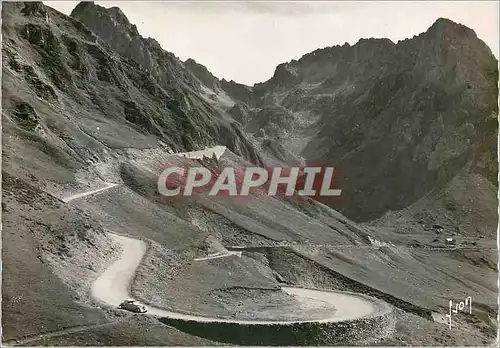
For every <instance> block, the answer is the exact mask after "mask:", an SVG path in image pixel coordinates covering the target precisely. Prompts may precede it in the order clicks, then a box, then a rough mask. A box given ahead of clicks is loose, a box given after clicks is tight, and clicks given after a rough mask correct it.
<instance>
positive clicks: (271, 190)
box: [158, 166, 342, 198]
mask: <svg viewBox="0 0 500 348" xmlns="http://www.w3.org/2000/svg"><path fill="white" fill-rule="evenodd" d="M334 172H335V170H334V168H333V167H285V168H281V167H276V168H262V167H247V168H234V167H225V168H222V170H219V171H218V172H216V171H211V170H209V169H208V168H206V167H190V168H183V167H176V166H173V167H167V168H166V169H165V170H164V171H163V172H162V173H161V175H160V176H159V177H158V192H159V193H160V194H161V195H163V196H166V197H176V196H191V195H193V194H199V193H202V192H203V193H206V194H208V195H209V196H219V195H224V196H231V197H236V196H248V195H249V194H251V193H252V194H260V195H262V194H264V195H268V196H275V195H280V196H281V195H284V196H297V195H298V196H306V197H314V198H317V197H338V196H340V195H341V192H342V190H340V189H336V188H332V186H333V184H334V183H333V177H334Z"/></svg>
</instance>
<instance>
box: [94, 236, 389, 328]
mask: <svg viewBox="0 0 500 348" xmlns="http://www.w3.org/2000/svg"><path fill="white" fill-rule="evenodd" d="M109 236H110V237H111V238H112V239H113V240H114V241H115V242H116V243H119V244H120V245H121V247H122V254H121V256H120V258H119V259H118V260H116V261H115V263H113V264H112V265H111V266H110V267H109V268H108V269H107V270H106V271H105V272H104V273H102V274H101V276H100V277H99V278H98V279H96V281H95V282H94V284H93V285H92V295H93V297H94V298H96V299H97V300H98V301H100V302H102V303H104V304H107V305H109V306H113V307H117V306H118V305H119V304H120V303H121V302H122V301H123V300H124V299H129V298H132V297H131V296H130V291H129V289H130V284H131V282H132V280H133V278H134V275H135V271H136V269H137V267H138V266H139V264H140V262H141V260H142V258H143V257H144V254H145V253H146V243H145V242H143V241H141V240H138V239H133V238H129V237H125V236H121V235H117V234H113V233H109ZM282 291H284V292H285V293H287V294H289V295H292V296H295V297H296V299H297V300H298V301H300V302H301V303H307V302H308V301H311V302H314V301H322V302H326V303H328V304H330V305H332V306H333V307H335V311H332V312H334V313H332V316H331V317H328V318H318V319H317V320H292V321H275V320H273V321H271V320H269V321H266V320H236V319H226V318H217V317H209V316H200V315H191V314H184V313H178V312H173V311H168V310H165V309H161V308H157V307H154V306H151V305H149V306H148V312H147V313H146V315H153V316H156V317H166V318H173V319H181V320H191V321H197V322H226V323H236V324H246V325H252V324H260V325H262V324H264V325H273V324H281V325H287V324H293V323H305V322H316V323H318V322H320V323H321V322H338V321H345V320H352V319H360V318H365V317H370V316H372V315H377V312H379V311H382V312H384V311H385V310H386V309H387V307H386V306H385V305H383V304H381V303H379V301H377V300H375V299H371V298H369V297H367V296H363V295H358V294H352V293H346V292H339V291H331V290H318V289H306V288H296V287H283V288H282Z"/></svg>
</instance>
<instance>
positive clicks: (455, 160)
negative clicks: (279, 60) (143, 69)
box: [188, 18, 498, 220]
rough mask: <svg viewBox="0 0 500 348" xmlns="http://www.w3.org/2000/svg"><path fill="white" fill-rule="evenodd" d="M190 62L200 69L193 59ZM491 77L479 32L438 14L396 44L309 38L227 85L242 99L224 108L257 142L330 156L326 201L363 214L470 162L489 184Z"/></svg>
mask: <svg viewBox="0 0 500 348" xmlns="http://www.w3.org/2000/svg"><path fill="white" fill-rule="evenodd" d="M188 68H190V69H191V71H192V72H193V73H194V74H195V75H197V76H200V72H201V71H202V68H200V67H199V66H198V67H196V68H195V66H193V64H190V65H188ZM204 75H205V76H207V77H206V78H207V79H210V81H211V82H210V83H211V84H218V85H219V86H222V88H224V85H223V84H221V83H220V82H214V79H213V77H211V75H208V74H207V73H204ZM497 81H498V70H497V60H496V59H495V58H494V56H493V55H492V53H491V51H490V49H489V48H488V47H487V46H486V44H485V43H484V42H483V41H481V40H480V39H479V38H478V37H477V36H476V34H475V33H474V31H473V30H471V29H469V28H467V27H465V26H463V25H460V24H457V23H454V22H452V21H450V20H447V19H443V18H441V19H438V20H437V21H436V22H435V23H434V24H433V25H432V26H431V27H430V28H429V29H428V30H427V31H426V32H425V33H422V34H420V35H418V36H415V37H413V38H411V39H406V40H403V41H401V42H398V43H397V44H395V43H393V42H392V41H390V40H388V39H361V40H360V41H359V42H358V43H357V44H355V45H353V46H350V45H348V44H345V45H343V46H334V47H327V48H324V49H319V50H316V51H314V52H311V53H309V54H306V55H304V56H303V57H302V58H300V59H299V60H292V61H291V62H289V63H284V64H281V65H279V66H278V67H277V68H276V71H275V73H274V76H273V77H272V78H271V79H270V80H268V81H266V82H264V83H260V84H256V85H255V86H253V87H247V88H246V89H245V91H247V92H246V93H245V94H242V95H236V94H235V93H234V92H233V93H232V92H231V89H229V88H228V89H227V90H226V92H227V93H228V94H229V95H231V96H232V97H234V98H235V99H236V100H238V101H239V102H240V103H239V104H237V105H235V106H234V107H233V108H232V109H231V110H230V111H229V113H230V114H231V115H233V117H234V118H235V119H236V120H237V121H238V122H240V123H242V124H243V125H245V129H246V131H248V132H250V133H252V134H254V135H255V137H256V138H257V140H258V141H259V142H263V141H269V140H270V139H273V140H276V139H277V140H278V141H279V142H280V143H281V144H283V145H284V146H285V148H287V149H290V150H291V151H292V153H293V154H294V155H295V156H296V157H298V158H300V157H302V158H305V159H306V160H308V161H310V162H316V163H317V162H322V163H324V164H325V165H326V164H328V165H331V166H335V167H336V168H337V173H338V185H339V186H340V187H342V189H343V190H344V191H343V192H344V195H343V197H342V200H341V201H340V206H335V208H339V209H340V210H341V211H342V212H344V213H345V214H347V216H349V217H351V218H353V219H355V220H370V219H373V218H376V217H379V216H380V215H382V214H383V213H385V212H387V211H389V210H399V209H402V208H404V207H406V206H408V205H409V204H411V203H413V202H415V201H416V200H417V199H419V198H421V197H423V196H424V195H425V194H427V193H429V192H431V191H432V190H434V189H436V188H438V187H442V186H443V185H445V184H446V183H447V182H449V181H450V180H451V179H452V178H453V177H454V176H455V175H457V174H458V173H459V172H460V170H461V169H462V168H464V167H466V166H468V165H471V167H470V170H471V172H473V173H480V174H481V175H482V176H484V177H485V178H487V179H488V180H490V181H491V182H492V183H494V184H495V185H496V182H497V173H498V169H497V160H496V152H497V150H496V138H497V129H498V126H497V115H498V107H497V95H498V88H497ZM239 88H240V89H243V88H244V86H239ZM387 178H391V179H390V180H387Z"/></svg>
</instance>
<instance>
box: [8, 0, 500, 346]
mask: <svg viewBox="0 0 500 348" xmlns="http://www.w3.org/2000/svg"><path fill="white" fill-rule="evenodd" d="M2 6H3V12H2V25H3V27H2V33H3V47H2V58H3V59H2V64H3V65H2V72H3V76H2V106H3V113H2V141H3V144H2V145H3V153H2V224H3V231H2V243H3V245H2V246H3V248H2V249H3V251H2V258H3V265H2V277H3V278H2V286H3V288H2V315H3V339H4V340H7V341H8V342H9V343H10V344H15V342H16V340H19V341H20V343H19V344H23V343H25V344H33V345H37V344H43V345H58V344H59V345H79V344H95V345H127V344H132V343H134V344H137V345H162V344H167V345H177V346H179V345H213V344H222V343H233V344H234V343H235V342H237V341H235V340H234V339H235V338H234V337H232V336H233V335H234V333H233V334H231V333H228V334H227V337H218V338H217V340H218V342H214V341H212V338H211V337H208V336H203V334H202V333H200V332H196V330H194V331H193V328H191V329H190V328H184V329H185V330H184V329H183V328H180V329H181V330H177V329H175V328H174V327H172V326H168V325H164V324H161V323H160V322H158V321H157V320H155V319H152V318H147V317H142V316H136V315H134V314H128V313H124V312H122V311H119V310H116V309H114V308H110V307H106V306H103V305H102V303H99V302H98V301H97V300H96V299H95V298H93V297H92V296H91V286H92V282H93V281H94V280H95V279H96V278H97V277H98V276H99V274H101V273H102V271H103V270H105V269H106V268H107V267H109V265H110V264H112V263H113V262H114V260H116V258H117V256H118V255H119V253H120V252H121V250H120V247H119V246H118V245H116V244H114V243H113V241H112V239H110V238H109V236H108V234H107V233H108V232H110V231H111V232H113V233H118V234H122V235H126V236H130V237H133V238H138V239H142V240H144V241H146V242H147V244H148V251H147V254H146V256H145V258H144V260H143V262H142V263H141V265H140V266H139V268H138V270H137V274H136V277H135V280H134V282H133V284H131V290H132V294H133V296H134V297H136V298H138V299H141V300H143V301H144V302H146V303H152V304H155V305H158V306H160V307H162V308H167V309H171V310H178V311H180V312H190V313H197V314H200V315H209V314H211V315H218V316H221V317H229V318H230V317H234V316H237V317H241V318H245V317H248V316H251V315H254V314H255V313H258V312H260V310H259V309H260V308H265V307H266V306H267V307H269V306H270V307H272V308H281V307H280V306H282V305H283V304H289V303H293V302H294V300H293V299H290V298H288V297H286V296H284V295H283V293H282V292H281V291H280V290H279V289H280V285H283V284H287V285H298V286H305V287H317V288H326V289H334V290H341V291H350V292H358V293H362V294H367V295H370V296H373V297H376V298H379V299H381V300H383V301H385V302H387V303H389V304H390V305H391V306H392V307H393V308H394V313H395V319H394V320H395V324H396V325H395V330H394V332H393V333H391V334H390V335H386V337H384V338H382V339H380V341H378V342H375V343H374V342H372V344H381V345H404V344H410V345H454V344H462V345H465V344H468V345H481V344H482V345H486V344H490V343H491V342H492V341H493V340H494V338H495V334H496V328H497V322H496V318H497V302H496V299H497V297H496V292H497V284H496V264H497V253H496V252H497V250H496V239H495V233H494V231H495V228H496V227H495V226H496V224H497V214H496V207H497V196H496V190H497V187H496V186H495V185H496V183H495V178H496V171H497V167H496V152H495V151H494V150H495V146H496V145H495V144H496V132H497V123H496V119H495V118H494V117H493V113H495V112H496V106H495V104H494V103H493V101H494V99H495V98H496V94H495V93H497V88H496V84H495V83H494V82H493V80H494V79H495V76H497V70H496V65H495V64H496V61H495V60H494V58H492V56H491V53H490V52H489V50H488V49H487V48H486V46H485V45H484V44H483V43H482V42H481V41H480V40H479V39H477V38H476V37H475V34H473V32H472V31H471V30H470V29H467V28H464V27H462V26H460V25H457V24H455V23H452V22H450V21H447V20H443V19H441V20H438V21H437V22H436V24H435V25H434V26H433V27H432V28H430V29H429V31H427V32H426V33H424V34H421V35H419V36H417V37H415V38H413V39H409V40H405V41H403V42H401V43H398V44H397V45H396V44H393V43H391V42H389V41H388V40H372V39H370V40H361V41H360V42H359V43H358V44H357V45H355V46H352V47H351V46H342V47H332V48H327V49H323V50H318V51H316V52H313V53H311V54H308V55H306V56H304V57H302V58H301V59H300V60H298V61H292V62H291V63H286V64H282V65H280V66H278V68H277V69H276V73H275V75H274V77H273V78H272V79H270V80H269V81H267V82H265V83H262V84H257V85H255V86H252V87H249V86H244V85H241V84H238V83H236V82H234V81H226V80H219V79H218V78H216V77H214V76H213V75H212V74H211V73H210V72H209V71H208V70H207V69H206V68H204V67H203V66H202V65H201V64H199V63H196V62H195V61H194V60H188V61H186V62H181V61H180V60H179V59H178V58H176V57H175V56H174V55H173V54H171V53H169V52H166V51H164V50H163V49H162V48H161V47H160V46H159V44H158V43H157V42H156V41H154V39H145V38H143V37H141V36H140V35H139V33H138V32H137V28H136V27H135V26H134V25H133V24H131V23H130V22H129V21H128V19H127V18H126V16H125V15H124V14H123V13H122V12H121V11H120V10H119V9H118V8H108V9H106V8H104V7H101V6H98V5H95V4H93V3H81V4H79V5H78V6H77V7H76V8H75V9H74V11H73V12H72V14H71V16H65V15H63V14H61V13H59V12H57V11H55V10H53V9H51V8H49V7H46V6H44V5H42V4H41V3H4V4H2ZM215 144H218V145H225V146H227V147H228V150H226V152H225V153H224V155H223V156H222V157H221V158H220V160H218V161H215V162H214V161H212V162H206V161H198V160H190V159H183V158H178V157H176V156H173V155H172V153H173V152H179V151H190V150H198V149H203V148H204V147H205V146H210V145H215ZM304 160H307V161H313V162H314V161H319V162H324V163H325V164H333V165H334V166H335V167H337V168H338V171H339V174H340V175H341V178H340V182H339V186H340V188H342V189H343V201H342V202H341V203H342V206H341V208H342V209H343V211H344V212H345V213H346V214H347V215H348V216H347V217H346V216H344V215H343V214H341V213H339V212H338V211H336V210H335V209H332V208H330V207H328V206H325V205H323V204H320V203H318V202H314V201H311V200H295V199H290V198H285V197H267V196H265V195H259V194H254V195H251V196H250V197H248V198H247V199H245V200H242V201H239V200H229V199H225V198H224V197H208V196H203V195H201V196H198V197H193V198H192V199H186V200H180V201H166V200H165V199H164V198H163V197H160V196H159V194H158V192H157V186H156V180H157V178H158V175H159V174H160V172H161V171H162V170H163V169H164V166H165V164H166V163H170V164H172V163H177V164H180V165H187V166H192V165H204V166H207V167H208V168H210V169H211V170H212V171H214V172H219V171H220V170H221V168H223V167H226V166H231V167H236V168H241V167H245V166H250V165H253V164H255V163H259V164H262V163H266V164H271V165H273V164H283V163H284V164H287V165H293V164H299V163H303V162H304ZM109 183H114V184H117V185H115V186H112V188H110V189H108V190H105V191H103V192H101V193H100V194H98V195H89V196H86V197H85V198H81V199H75V200H73V201H70V202H68V201H67V200H63V199H62V198H65V197H68V196H73V195H75V194H78V193H82V192H88V191H92V190H96V189H100V188H103V187H108V184H109ZM110 187H111V186H110ZM399 208H404V209H402V210H398V211H392V210H395V209H399ZM390 210H391V211H390ZM384 213H385V214H384ZM349 217H352V218H356V219H358V220H366V219H371V218H375V217H378V219H376V220H374V221H371V222H369V223H365V224H361V223H356V222H354V221H353V220H352V219H350V218H349ZM448 236H453V237H454V238H455V239H456V240H457V245H455V246H453V247H450V246H449V245H447V244H446V243H445V237H448ZM214 245H215V246H217V248H219V249H221V250H232V249H235V248H236V249H235V250H240V251H242V252H243V255H242V256H241V257H226V258H220V259H213V260H210V261H206V262H201V261H200V262H198V261H196V262H195V261H194V259H196V258H200V257H204V256H207V255H208V254H209V253H211V252H213V250H212V249H213V248H214ZM469 295H471V296H473V299H474V302H473V303H474V305H473V306H474V308H473V315H472V316H466V315H458V316H457V317H456V318H454V320H456V323H457V325H456V326H454V327H453V328H452V329H448V326H447V325H446V324H443V323H440V322H436V321H434V320H433V319H432V315H431V314H432V312H436V313H441V314H443V313H447V310H448V308H447V306H448V301H449V300H450V299H453V300H454V301H460V300H462V299H463V298H465V297H466V296H469ZM249 299H253V300H249ZM252 313H253V314H252ZM294 315H299V316H300V313H294ZM182 331H184V332H182ZM267 332H268V333H269V335H266V337H265V339H266V340H268V341H269V344H273V335H272V332H271V331H267ZM299 336H300V335H299ZM263 339H264V337H263ZM365 343H366V342H360V344H365Z"/></svg>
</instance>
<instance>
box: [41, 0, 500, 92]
mask: <svg viewBox="0 0 500 348" xmlns="http://www.w3.org/2000/svg"><path fill="white" fill-rule="evenodd" d="M44 3H45V4H46V5H48V6H50V7H53V8H55V9H56V10H58V11H60V12H63V13H65V14H67V15H69V14H70V13H71V10H72V9H73V8H74V7H75V6H76V5H77V4H78V1H44ZM95 3H96V4H99V5H101V6H104V7H113V6H117V7H119V8H120V9H121V10H122V11H123V13H125V15H126V16H127V17H128V19H129V20H130V22H131V23H133V24H136V25H137V28H138V30H139V32H140V33H141V35H142V36H144V37H152V38H155V39H156V40H157V41H158V42H159V43H160V45H161V46H162V47H163V48H164V49H165V50H167V51H169V52H172V53H174V54H175V55H176V56H177V57H179V58H180V59H181V60H183V61H184V60H186V59H187V58H193V59H194V60H196V61H197V62H199V63H200V64H203V65H204V66H205V67H207V69H208V70H210V71H211V72H212V73H213V74H214V75H215V76H217V77H218V78H225V79H226V80H234V81H236V82H239V83H244V84H247V85H253V84H254V83H258V82H264V81H266V80H268V79H269V78H270V77H271V76H272V75H273V73H274V70H275V68H276V66H277V65H278V64H280V63H284V62H289V61H290V60H292V59H299V58H300V57H301V56H302V55H304V54H306V53H309V52H311V51H314V50H316V49H318V48H323V47H327V46H335V45H343V44H344V43H345V42H347V43H349V44H351V45H353V44H355V43H356V42H357V41H358V40H359V39H360V38H371V37H375V38H382V37H385V38H389V39H391V40H392V41H394V42H397V41H399V40H403V39H405V38H409V37H413V36H414V35H418V34H419V33H421V32H424V31H426V30H427V29H428V28H429V27H430V26H431V25H432V23H434V21H435V20H436V19H438V18H439V17H445V18H448V19H451V20H453V21H455V22H458V23H461V24H464V25H466V26H468V27H469V28H472V29H474V31H475V32H476V34H477V35H478V37H479V38H481V39H482V40H483V41H485V42H486V44H488V46H489V47H490V48H491V50H492V52H493V54H494V55H495V56H496V57H497V58H498V56H499V54H498V51H499V37H498V33H499V29H498V12H499V5H498V1H455V2H451V1H447V2H445V1H412V2H403V1H371V2H368V1H366V2H361V1H359V2H354V1H343V2H342V1H335V2H334V1H307V2H306V1H295V2H291V1H289V2H285V1H279V2H278V1H275V2H270V1H267V2H262V1H259V2H257V1H253V2H250V1H241V2H240V1H239V2H236V1H232V2H231V1H219V2H215V1H197V2H195V1H182V2H181V1H177V2H173V1H170V2H166V1H163V2H149V1H95Z"/></svg>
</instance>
